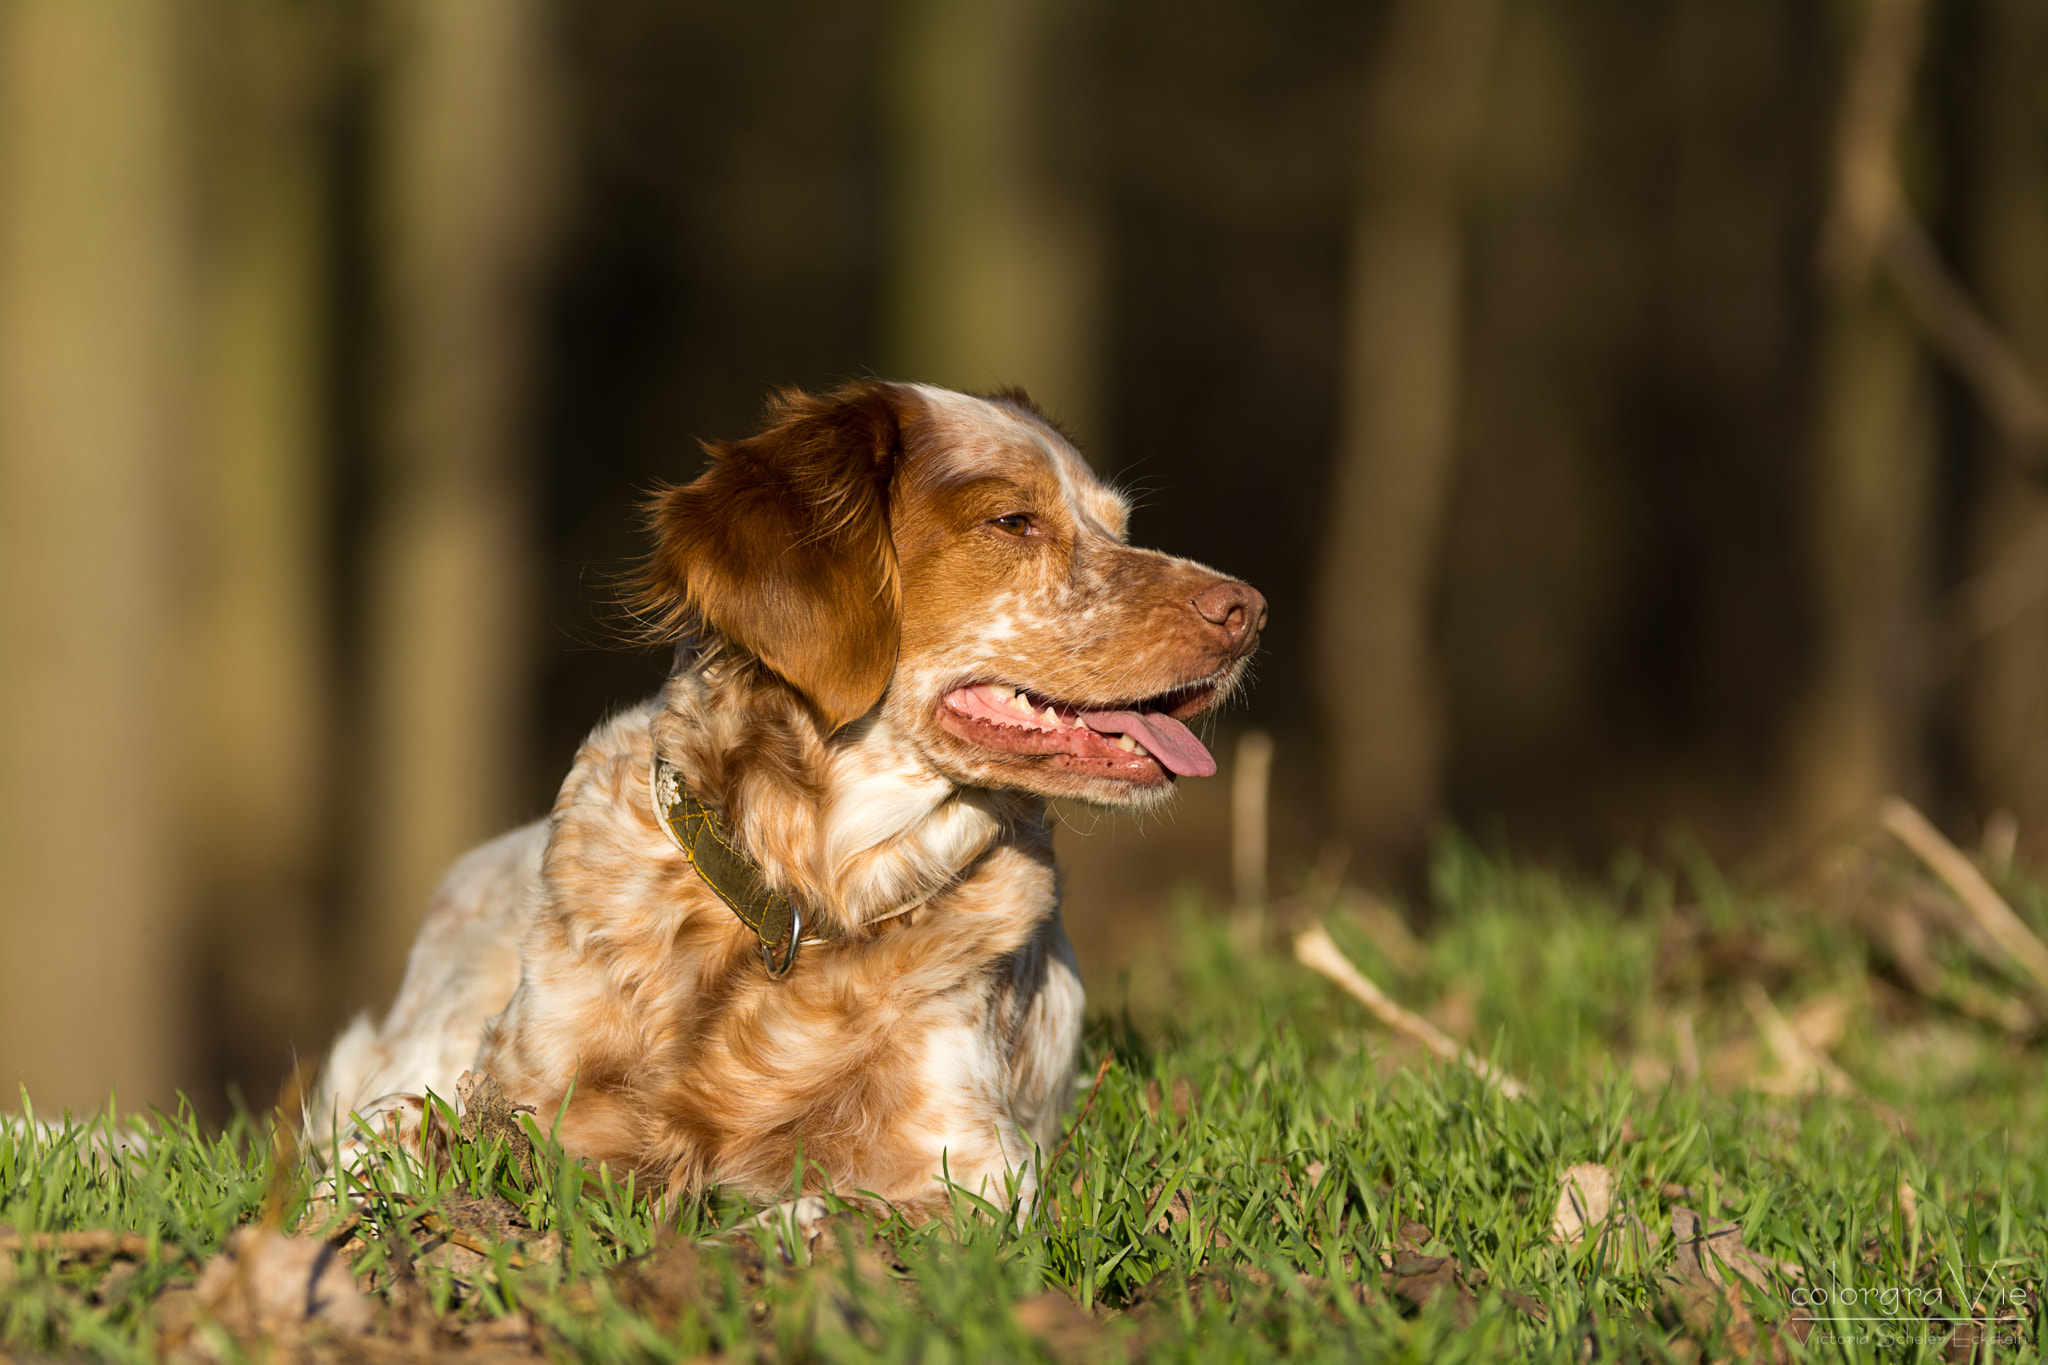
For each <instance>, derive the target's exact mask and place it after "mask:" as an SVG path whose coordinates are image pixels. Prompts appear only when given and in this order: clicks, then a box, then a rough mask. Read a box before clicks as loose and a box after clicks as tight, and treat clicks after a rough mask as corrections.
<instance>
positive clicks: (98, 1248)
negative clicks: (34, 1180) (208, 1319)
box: [0, 1228, 185, 1261]
mask: <svg viewBox="0 0 2048 1365" xmlns="http://www.w3.org/2000/svg"><path fill="white" fill-rule="evenodd" d="M150 1245H151V1243H150V1239H149V1238H147V1237H144V1236H143V1235H142V1234H140V1233H137V1232H110V1231H105V1230H102V1229H96V1228H95V1229H89V1230H87V1231H84V1232H4V1231H0V1251H54V1252H56V1253H58V1254H59V1255H61V1256H126V1257H128V1258H130V1259H131V1260H137V1261H139V1260H141V1259H143V1258H144V1257H146V1256H148V1255H149V1248H150ZM156 1245H158V1246H161V1247H163V1249H164V1250H165V1251H168V1252H170V1253H171V1254H172V1255H175V1256H183V1255H184V1254H185V1253H184V1252H182V1251H180V1250H178V1248H176V1247H174V1246H169V1245H167V1244H165V1243H157V1244H156Z"/></svg>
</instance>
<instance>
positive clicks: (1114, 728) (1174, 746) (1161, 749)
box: [1081, 711, 1216, 777]
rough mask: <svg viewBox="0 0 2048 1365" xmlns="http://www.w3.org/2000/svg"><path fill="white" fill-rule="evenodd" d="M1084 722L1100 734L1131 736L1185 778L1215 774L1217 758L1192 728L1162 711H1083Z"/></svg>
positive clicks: (1082, 720) (1082, 721)
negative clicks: (1204, 746) (1197, 737)
mask: <svg viewBox="0 0 2048 1365" xmlns="http://www.w3.org/2000/svg"><path fill="white" fill-rule="evenodd" d="M1081 723H1082V724H1083V725H1086V726H1087V727H1088V728H1089V729H1091V730H1093V731H1095V732H1096V733H1097V734H1106V735H1129V736H1130V737H1131V738H1132V739H1135V740H1136V741H1138V743H1140V744H1142V745H1144V746H1145V747H1146V748H1147V749H1148V750H1150V751H1151V753H1152V757H1154V758H1156V759H1158V760H1159V761H1160V763H1161V764H1163V765H1164V766H1165V767H1167V768H1169V769H1171V770H1172V771H1174V772H1176V773H1179V774H1180V775H1181V776H1182V777H1211V776H1213V775H1214V774H1215V772H1216V759H1215V757H1214V756H1213V755H1211V754H1210V752H1209V751H1208V750H1207V749H1205V748H1203V747H1202V741H1201V740H1199V739H1196V738H1195V734H1194V731H1192V730H1190V729H1188V727H1187V726H1185V725H1182V724H1181V723H1180V722H1179V721H1177V720H1175V719H1174V718H1173V717H1172V716H1169V715H1167V714H1165V713H1164V712H1161V711H1143V712H1140V711H1083V712H1082V713H1081Z"/></svg>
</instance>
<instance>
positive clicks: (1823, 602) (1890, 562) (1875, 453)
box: [1785, 0, 1934, 846]
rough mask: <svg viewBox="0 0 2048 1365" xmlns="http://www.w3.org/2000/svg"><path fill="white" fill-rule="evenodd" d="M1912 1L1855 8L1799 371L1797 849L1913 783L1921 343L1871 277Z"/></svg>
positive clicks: (1921, 512)
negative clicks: (1811, 357) (1810, 633)
mask: <svg viewBox="0 0 2048 1365" xmlns="http://www.w3.org/2000/svg"><path fill="white" fill-rule="evenodd" d="M1919 8H1920V0H1870V3H1869V4H1867V5H1865V6H1864V7H1863V9H1864V14H1865V18H1864V21H1863V23H1864V27H1863V31H1862V33H1861V36H1860V38H1859V39H1858V40H1857V42H1856V44H1855V45H1854V50H1855V56H1854V59H1853V60H1852V62H1851V63H1850V64H1849V71H1848V75H1847V80H1846V84H1845V88H1844V96H1843V101H1842V116H1841V124H1840V128H1839V130H1838V142H1837V148H1836V156H1837V161H1836V177H1837V178H1836V193H1835V201H1834V207H1833V216H1832V218H1831V220H1830V223H1829V225H1828V233H1827V239H1826V241H1825V243H1824V248H1825V249H1824V252H1823V255H1822V258H1821V263H1822V277H1823V283H1824V286H1825V288H1826V289H1827V291H1828V292H1827V302H1826V314H1825V317H1824V319H1823V322H1822V326H1821V332H1820V342H1819V352H1818V357H1817V365H1816V368H1815V375H1814V400H1813V414H1814V417H1813V421H1814V426H1813V438H1812V440H1813V444H1812V456H1811V459H1812V464H1811V466H1810V480H1809V483H1808V514H1809V521H1808V542H1809V545H1810V547H1811V554H1812V559H1811V561H1810V563H1811V578H1810V580H1809V581H1810V582H1811V585H1812V593H1813V602H1814V615H1815V619H1816V621H1817V628H1816V638H1815V642H1814V657H1813V663H1812V671H1811V674H1810V680H1809V683H1808V687H1807V690H1806V694H1805V697H1804V699H1803V702H1802V704H1801V706H1800V707H1799V709H1798V711H1797V714H1796V717H1795V728H1794V731H1793V734H1792V739H1791V743H1790V745H1789V750H1788V758H1789V761H1790V779H1789V782H1788V788H1787V789H1788V791H1789V793H1790V798H1791V803H1792V804H1791V811H1790V818H1789V819H1788V820H1787V821H1786V824H1785V833H1786V835H1787V837H1788V838H1790V839H1791V840H1793V841H1795V846H1804V845H1806V844H1808V843H1810V842H1811V841H1812V840H1814V839H1816V838H1819V837H1822V836H1825V835H1828V834H1830V833H1838V832H1844V831H1846V830H1848V829H1849V828H1851V827H1853V826H1854V825H1856V824H1857V823H1858V822H1861V821H1863V820H1866V819H1867V818H1868V817H1869V815H1870V813H1871V812H1872V811H1874V810H1875V809H1876V806H1877V803H1878V801H1879V800H1880V799H1882V798H1883V797H1884V796H1885V795H1886V794H1887V793H1890V792H1894V791H1908V792H1913V793H1914V794H1916V795H1917V794H1918V793H1917V790H1916V789H1917V788H1918V787H1919V786H1920V785H1921V784H1922V782H1923V781H1924V779H1925V773H1924V770H1923V769H1924V762H1925V754H1924V745H1925V741H1926V734H1925V727H1926V719H1927V715H1926V713H1927V691H1928V677H1927V674H1928V664H1927V661H1928V656H1929V648H1930V643H1931V642H1930V638H1929V616H1928V601H1927V598H1928V584H1929V570H1930V565H1929V562H1928V554H1929V539H1930V530H1931V525H1932V520H1933V518H1932V507H1931V502H1930V498H1929V493H1930V491H1931V488H1932V483H1931V478H1932V472H1933V456H1934V451H1933V434H1934V433H1933V421H1932V413H1931V411H1930V396H1929V393H1928V376H1927V373H1926V368H1927V367H1926V364H1925V361H1924V358H1923V356H1922V353H1921V348H1920V345H1919V343H1918V340H1917V338H1916V336H1915V333H1914V331H1913V328H1912V326H1911V324H1910V323H1909V321H1908V319H1907V317H1906V315H1905V313H1904V311H1903V310H1902V309H1901V308H1900V306H1899V305H1898V302H1897V300H1896V299H1895V297H1894V296H1893V295H1892V293H1891V292H1890V290H1889V289H1887V288H1885V287H1884V286H1883V281H1882V279H1881V277H1880V275H1879V274H1878V271H1877V265H1876V261H1877V252H1878V250H1879V244H1880V241H1881V239H1882V238H1883V236H1884V235H1885V234H1886V233H1887V232H1889V231H1890V230H1891V226H1890V225H1891V223H1892V221H1893V219H1892V203H1893V198H1892V196H1894V195H1896V194H1899V193H1900V192H1901V191H1900V190H1899V188H1898V185H1897V179H1896V171H1895V165H1896V157H1897V150H1896V143H1897V140H1898V137H1899V130H1900V128H1901V126H1902V125H1903V124H1904V123H1905V121H1906V118H1907V111H1908V109H1909V106H1910V99H1911V92H1912V88H1913V73H1914V71H1915V70H1916V69H1917V66H1918V55H1919V41H1920V40H1919V32H1920V30H1919Z"/></svg>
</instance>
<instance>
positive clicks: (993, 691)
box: [988, 683, 1017, 702]
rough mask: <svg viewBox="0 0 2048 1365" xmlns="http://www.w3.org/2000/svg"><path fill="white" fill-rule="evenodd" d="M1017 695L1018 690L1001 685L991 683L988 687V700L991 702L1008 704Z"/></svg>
mask: <svg viewBox="0 0 2048 1365" xmlns="http://www.w3.org/2000/svg"><path fill="white" fill-rule="evenodd" d="M1016 695H1017V689H1016V688H1014V687H1005V686H1003V685H1002V684H1001V683H990V684H989V685H988V699H989V700H990V701H993V702H1006V701H1008V700H1009V699H1010V698H1012V697H1014V696H1016Z"/></svg>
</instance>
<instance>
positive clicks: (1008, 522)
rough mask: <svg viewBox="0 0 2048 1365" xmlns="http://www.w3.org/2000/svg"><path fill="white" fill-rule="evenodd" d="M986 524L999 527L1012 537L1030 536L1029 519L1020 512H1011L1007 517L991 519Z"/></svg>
mask: <svg viewBox="0 0 2048 1365" xmlns="http://www.w3.org/2000/svg"><path fill="white" fill-rule="evenodd" d="M988 524H989V525H991V526H996V527H1000V528H1001V529H1003V530H1005V531H1008V532H1009V533H1010V534H1011V535H1013V536H1028V535H1030V534H1031V518H1030V517H1027V516H1025V515H1024V514H1023V513H1022V512H1012V513H1010V514H1009V515H1008V516H1001V517H991V518H990V519H989V523H988Z"/></svg>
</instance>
